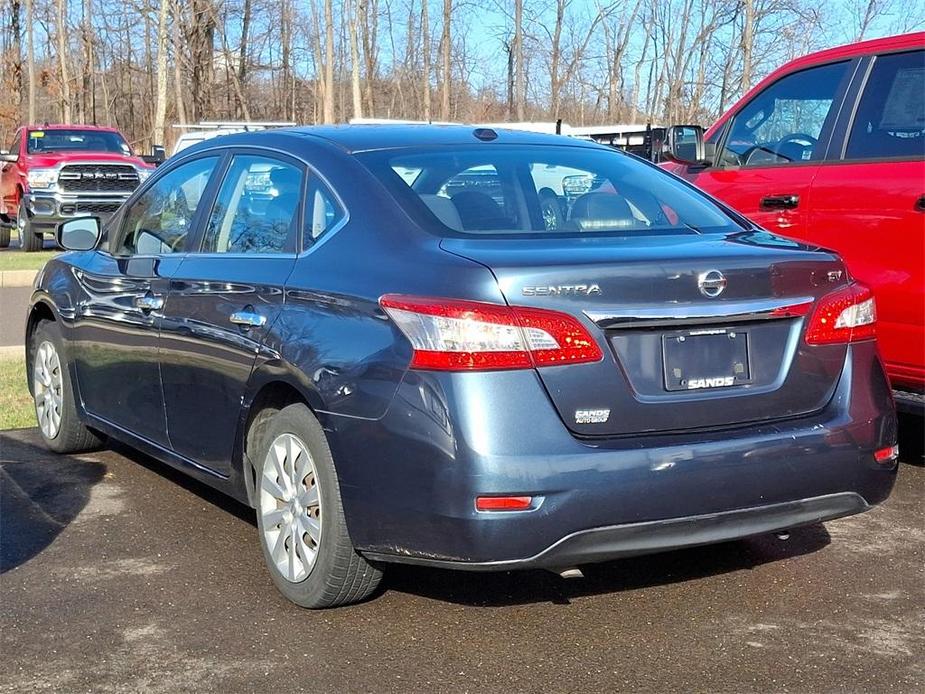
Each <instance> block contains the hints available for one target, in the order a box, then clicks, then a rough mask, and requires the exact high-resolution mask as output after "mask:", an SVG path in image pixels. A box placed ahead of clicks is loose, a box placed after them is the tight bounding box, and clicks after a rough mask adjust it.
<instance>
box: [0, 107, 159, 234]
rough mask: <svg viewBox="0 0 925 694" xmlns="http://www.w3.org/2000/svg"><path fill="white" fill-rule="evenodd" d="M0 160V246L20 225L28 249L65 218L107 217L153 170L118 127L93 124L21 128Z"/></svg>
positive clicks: (20, 231)
mask: <svg viewBox="0 0 925 694" xmlns="http://www.w3.org/2000/svg"><path fill="white" fill-rule="evenodd" d="M0 165H2V168H0V225H2V228H0V247H5V246H7V245H9V242H10V226H13V225H15V226H16V227H17V228H18V229H19V238H20V239H21V242H22V249H23V250H24V251H37V250H41V248H42V239H43V238H44V234H45V233H51V232H54V230H55V227H56V226H57V224H58V222H60V221H62V220H64V219H68V218H70V217H83V216H91V217H101V218H105V217H108V216H109V215H111V214H112V213H113V212H115V211H116V210H117V209H119V205H121V204H122V202H123V201H124V200H125V199H126V198H127V197H128V196H129V195H130V194H131V193H132V191H133V190H135V188H137V187H138V184H139V183H141V181H143V180H144V179H145V178H147V177H148V175H150V173H151V171H153V167H151V166H149V165H148V164H146V163H145V162H144V161H143V160H142V159H140V158H139V157H136V156H134V155H133V154H132V150H131V148H130V147H129V146H128V143H127V142H126V141H125V138H124V137H123V136H122V134H121V133H120V132H119V131H118V130H114V129H113V128H101V127H97V126H90V125H44V126H38V125H30V126H26V127H23V128H20V129H19V130H17V131H16V135H15V136H14V137H13V143H12V145H11V146H10V149H9V150H8V151H4V152H2V153H0Z"/></svg>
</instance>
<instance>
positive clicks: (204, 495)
mask: <svg viewBox="0 0 925 694" xmlns="http://www.w3.org/2000/svg"><path fill="white" fill-rule="evenodd" d="M109 450H111V451H112V452H113V453H118V454H119V455H121V456H123V457H124V458H128V459H129V460H130V461H132V462H133V463H135V464H136V465H140V466H142V467H144V468H146V469H147V470H150V471H151V472H153V473H155V474H156V475H160V476H161V477H163V478H164V479H166V480H168V481H169V482H171V483H172V484H176V485H178V486H180V487H182V488H183V489H185V490H186V491H188V492H190V493H191V494H195V495H196V496H198V497H200V498H201V499H203V500H204V501H208V502H209V503H210V504H212V505H213V506H218V507H219V508H220V509H222V510H223V511H226V512H227V513H230V514H231V515H233V516H235V517H236V518H240V519H241V520H243V521H246V522H248V523H250V524H251V525H252V526H254V528H256V527H257V517H256V516H255V515H254V509H252V508H249V507H248V506H246V505H245V504H242V503H241V502H239V501H237V500H236V499H232V498H231V497H230V496H228V495H227V494H223V493H222V492H220V491H218V490H216V489H213V488H212V487H210V486H209V485H207V484H204V483H202V482H200V481H199V480H197V479H194V478H192V477H190V476H189V475H186V474H184V473H183V472H180V471H179V470H176V469H174V468H172V467H170V466H169V465H168V464H167V463H162V462H161V461H159V460H156V459H154V458H151V457H149V456H147V455H145V454H144V453H141V452H140V451H138V450H136V449H134V448H131V447H130V446H126V445H125V444H122V443H119V442H118V441H113V440H110V442H109Z"/></svg>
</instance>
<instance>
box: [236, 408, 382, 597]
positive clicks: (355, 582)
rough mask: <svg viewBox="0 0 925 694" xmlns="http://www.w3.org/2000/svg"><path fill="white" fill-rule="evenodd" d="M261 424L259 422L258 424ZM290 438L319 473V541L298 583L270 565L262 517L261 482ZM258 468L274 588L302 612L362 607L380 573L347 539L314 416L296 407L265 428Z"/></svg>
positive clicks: (330, 463) (261, 531) (334, 478)
mask: <svg viewBox="0 0 925 694" xmlns="http://www.w3.org/2000/svg"><path fill="white" fill-rule="evenodd" d="M258 419H259V418H258ZM285 434H291V435H293V436H295V437H297V438H298V439H299V441H301V442H302V443H303V444H304V445H305V447H306V448H307V450H308V452H309V454H310V456H311V458H312V462H313V464H314V468H315V474H316V478H317V483H318V487H319V497H320V500H321V505H320V508H321V509H322V511H321V539H320V542H319V543H318V545H317V556H316V558H315V562H314V564H313V565H312V567H311V568H310V570H309V571H308V575H307V576H306V577H305V578H304V579H302V580H301V581H299V582H291V581H289V580H288V579H287V578H286V577H285V576H283V574H282V573H281V572H280V570H279V569H278V568H277V566H276V564H275V562H274V561H273V559H272V555H271V548H270V547H268V545H267V539H266V535H265V533H264V518H263V514H262V513H261V501H260V497H261V478H262V475H263V469H264V466H265V465H267V464H272V463H269V458H268V454H269V452H270V446H271V444H272V443H273V442H274V441H276V440H277V439H278V438H279V437H280V436H282V435H285ZM256 450H257V458H256V460H254V464H255V466H256V468H257V470H256V472H257V480H256V485H255V487H256V490H255V494H254V496H255V498H254V501H255V506H256V507H257V529H258V534H259V537H260V546H261V548H262V549H263V557H264V561H265V562H266V565H267V569H268V570H269V572H270V576H271V577H272V579H273V583H274V584H275V585H276V587H277V588H278V589H279V591H280V592H281V593H282V594H283V595H284V596H285V597H286V598H288V599H289V600H291V601H292V602H294V603H295V604H297V605H300V606H302V607H307V608H311V609H321V608H326V607H337V606H339V605H349V604H352V603H356V602H360V601H361V600H364V599H366V598H367V597H369V596H370V595H371V594H372V593H373V592H374V591H375V590H376V588H377V587H378V585H379V581H380V580H381V578H382V572H381V571H380V570H379V569H377V568H376V567H374V566H373V565H372V564H370V563H369V562H367V561H366V559H364V558H363V557H362V556H360V555H359V554H358V553H357V551H356V550H355V549H354V548H353V543H352V542H351V540H350V536H349V535H348V534H347V523H346V520H345V519H344V509H343V505H342V503H341V498H340V485H339V482H338V478H337V471H336V469H335V467H334V459H333V457H332V456H331V449H330V447H329V446H328V441H327V438H326V437H325V435H324V431H323V430H322V428H321V425H320V424H319V423H318V420H317V419H316V418H315V416H314V415H313V414H312V412H311V410H309V408H308V407H306V406H305V405H303V404H293V405H288V406H287V407H285V408H283V409H282V410H279V411H278V412H276V413H274V414H273V415H272V416H270V417H269V420H268V421H267V422H266V423H265V424H264V425H263V426H262V427H261V431H260V442H259V444H258V445H257V447H256Z"/></svg>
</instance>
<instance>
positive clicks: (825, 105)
mask: <svg viewBox="0 0 925 694" xmlns="http://www.w3.org/2000/svg"><path fill="white" fill-rule="evenodd" d="M671 130H674V131H675V133H672V135H675V136H676V138H675V139H676V140H677V144H676V145H675V150H674V151H672V145H671V143H670V142H669V144H668V151H669V153H670V154H671V155H673V156H674V157H675V159H676V160H681V161H676V162H675V163H672V164H665V165H664V166H665V168H668V169H669V170H673V171H674V172H675V173H678V174H680V175H681V176H684V177H685V178H687V179H688V180H690V181H691V182H693V183H694V184H696V185H697V186H699V187H700V188H703V189H704V190H706V191H707V192H708V193H710V194H712V195H714V196H715V197H717V198H719V199H721V200H724V201H725V202H727V203H728V204H729V205H730V206H732V207H734V208H735V209H737V210H739V211H740V212H742V213H743V214H745V215H746V216H748V217H750V218H751V219H753V220H754V221H755V222H757V223H758V224H760V225H762V226H763V227H765V228H766V229H769V230H772V231H774V232H777V233H779V234H781V235H782V236H790V237H793V238H796V239H800V240H804V241H809V242H811V243H814V244H818V245H820V246H824V247H826V248H831V249H834V250H835V251H837V252H838V253H839V254H840V255H841V256H842V257H843V258H844V260H845V262H846V263H847V265H848V269H849V271H850V272H851V274H852V275H853V276H854V277H856V278H857V279H858V280H860V281H861V282H863V283H865V284H867V285H868V286H870V287H871V288H872V289H873V291H874V295H875V297H876V300H877V311H878V320H877V331H878V338H879V341H880V348H881V353H882V355H883V358H884V361H885V362H886V366H887V371H888V373H889V375H890V378H891V380H892V383H893V387H894V389H895V392H896V395H897V405H898V406H899V407H900V408H901V409H912V410H914V411H919V412H920V411H921V408H922V402H923V397H922V393H923V391H925V329H923V323H925V271H923V265H925V32H922V33H916V34H908V35H904V36H896V37H892V38H886V39H878V40H874V41H864V42H862V43H856V44H853V45H850V46H842V47H839V48H833V49H831V50H826V51H822V52H820V53H815V54H812V55H808V56H805V57H803V58H800V59H798V60H794V61H793V62H791V63H788V64H787V65H784V66H783V67H781V68H780V69H778V70H777V71H776V72H774V73H772V74H771V75H770V76H768V77H767V78H766V79H765V80H763V81H762V82H761V83H760V84H758V85H757V86H756V87H755V88H754V89H752V90H751V91H750V92H748V94H746V95H745V96H744V97H743V98H742V99H741V100H740V101H739V102H738V103H737V104H735V105H734V106H733V107H732V108H731V109H729V111H728V112H727V113H726V114H724V115H723V116H722V117H721V118H720V119H719V120H718V121H717V122H716V123H715V124H714V125H713V126H712V127H711V128H710V129H709V130H707V132H706V133H705V134H704V135H702V137H703V141H702V142H696V145H697V147H694V141H696V140H697V139H698V138H699V137H700V133H698V132H696V131H695V129H694V128H692V127H691V126H675V128H672V129H671ZM691 130H694V132H692V133H691V132H690V131H691ZM687 135H692V136H693V137H687ZM671 139H672V136H669V140H671ZM685 139H686V140H687V141H686V142H682V140H685ZM695 150H699V151H697V154H696V155H695V156H691V154H690V153H691V152H692V151H695ZM685 152H686V154H685ZM676 153H677V154H676Z"/></svg>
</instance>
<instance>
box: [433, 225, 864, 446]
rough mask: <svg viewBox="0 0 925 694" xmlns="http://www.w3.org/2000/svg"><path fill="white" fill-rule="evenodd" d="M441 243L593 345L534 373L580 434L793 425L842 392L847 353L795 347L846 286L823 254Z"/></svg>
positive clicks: (696, 243) (630, 244) (748, 242)
mask: <svg viewBox="0 0 925 694" xmlns="http://www.w3.org/2000/svg"><path fill="white" fill-rule="evenodd" d="M441 245H442V247H443V248H444V249H445V250H447V251H449V252H452V253H455V254H457V255H460V256H463V257H466V258H469V259H471V260H474V261H476V262H479V263H481V264H483V265H485V266H486V267H487V268H489V269H490V270H491V271H492V273H493V274H494V276H495V278H496V279H497V281H498V284H499V287H500V289H501V291H502V293H503V295H504V297H505V299H506V300H507V302H508V303H509V304H511V305H519V306H532V307H539V308H546V309H553V310H557V311H563V312H565V313H568V314H570V315H572V316H575V317H576V318H578V319H579V320H581V321H582V323H583V324H584V325H585V326H586V327H587V328H588V329H589V331H591V333H592V335H593V336H594V337H595V339H596V340H597V341H598V342H599V344H600V346H601V348H602V349H603V350H604V353H605V357H604V359H603V360H602V361H600V362H597V363H591V364H576V365H563V366H549V367H543V368H539V369H537V371H538V373H539V375H540V378H541V379H542V382H543V384H544V385H545V387H546V390H547V392H548V394H549V397H550V398H551V400H552V402H553V403H554V405H555V407H556V408H557V410H558V412H559V414H560V416H561V417H562V420H563V421H564V423H565V424H566V426H567V427H568V428H569V429H570V430H571V431H572V432H573V433H575V434H577V435H582V436H615V435H616V436H619V435H627V434H638V433H646V432H653V433H654V432H670V431H682V430H690V429H703V428H716V427H729V426H733V425H738V424H744V423H748V422H756V421H767V420H774V419H784V418H790V417H795V416H799V415H804V414H808V413H811V412H814V411H817V410H819V409H821V408H822V407H824V406H825V404H826V403H827V402H828V401H829V399H830V398H831V396H832V393H833V392H834V389H835V387H836V385H837V382H838V377H839V374H840V373H841V369H842V365H843V362H844V358H845V351H846V349H847V348H846V346H845V345H843V344H834V345H818V346H810V345H807V344H806V343H805V342H804V341H803V339H802V332H803V328H804V323H805V320H806V314H807V313H808V311H809V310H810V309H811V307H812V305H813V303H814V302H815V300H816V299H817V298H819V297H820V296H822V295H823V294H826V293H828V292H830V291H832V290H834V289H836V288H837V287H839V286H841V285H843V284H845V282H846V281H847V278H846V276H845V272H844V267H843V265H842V263H841V261H840V260H838V259H837V258H836V257H834V256H832V255H830V254H828V253H824V252H818V251H817V250H815V249H812V248H810V247H807V246H804V245H801V244H798V243H795V242H790V241H787V240H784V239H780V238H777V237H774V236H772V235H770V234H766V233H763V232H747V233H742V234H735V235H731V236H728V237H723V236H716V237H712V236H695V235H693V234H691V235H686V234H682V235H663V236H641V235H640V236H635V237H619V238H613V237H611V238H605V237H593V238H592V237H589V238H580V237H579V238H575V237H570V238H561V237H550V238H527V239H498V238H495V239H478V238H471V239H470V238H465V239H464V238H447V239H444V240H443V241H442V243H441Z"/></svg>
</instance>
